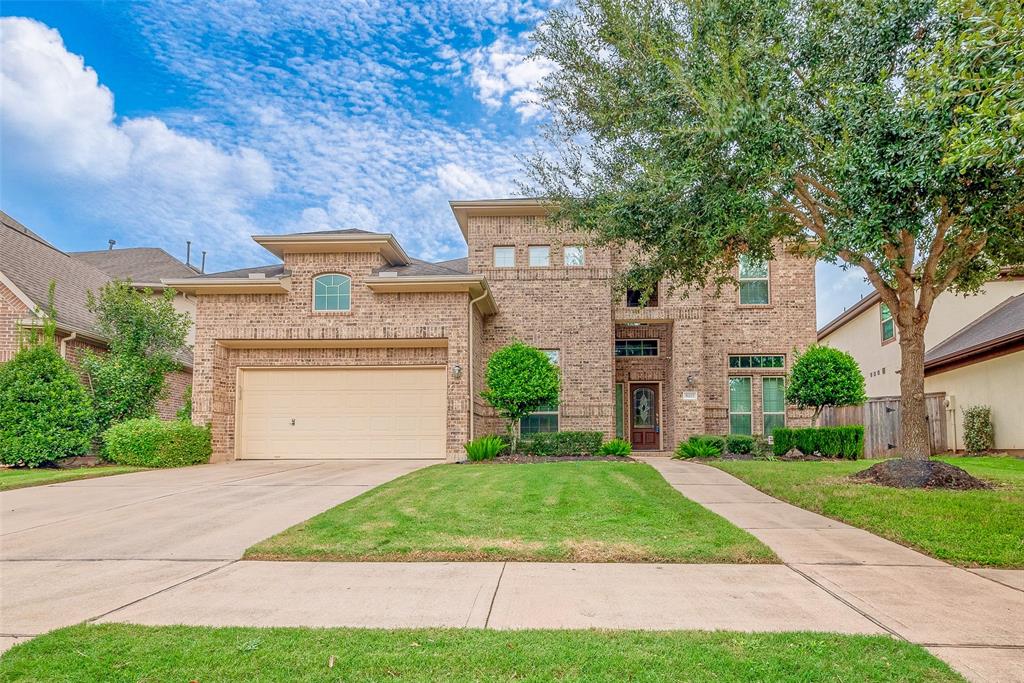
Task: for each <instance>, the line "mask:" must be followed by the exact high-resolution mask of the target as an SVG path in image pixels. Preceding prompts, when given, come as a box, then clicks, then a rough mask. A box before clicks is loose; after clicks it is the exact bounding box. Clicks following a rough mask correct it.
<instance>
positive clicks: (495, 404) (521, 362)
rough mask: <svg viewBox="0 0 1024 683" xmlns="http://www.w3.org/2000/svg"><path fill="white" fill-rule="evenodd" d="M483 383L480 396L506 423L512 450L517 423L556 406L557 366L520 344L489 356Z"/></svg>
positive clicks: (515, 343) (536, 350)
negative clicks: (540, 410) (530, 415)
mask: <svg viewBox="0 0 1024 683" xmlns="http://www.w3.org/2000/svg"><path fill="white" fill-rule="evenodd" d="M484 382H485V383H486V384H487V388H486V389H485V390H484V391H483V392H482V393H481V394H480V396H481V397H483V399H484V400H485V401H487V403H489V404H490V406H491V407H492V408H494V410H495V412H497V413H498V415H499V416H500V417H501V418H502V419H504V420H505V422H506V425H507V431H508V436H509V441H510V442H511V443H512V449H513V450H516V449H517V447H518V445H517V443H516V441H517V439H518V437H517V435H516V425H518V424H519V421H520V420H522V419H523V418H524V417H526V416H527V415H529V414H530V413H532V412H535V411H537V410H539V409H540V408H541V407H544V406H557V405H558V387H559V384H560V382H561V375H560V373H559V370H558V366H557V365H555V364H554V363H552V362H551V360H550V359H549V358H548V356H547V354H546V353H544V352H543V351H541V350H540V349H536V348H534V347H532V346H527V345H526V344H524V343H522V342H519V341H515V342H512V343H511V344H509V345H507V346H503V347H502V348H500V349H498V350H497V351H495V352H494V353H493V354H491V357H490V358H488V359H487V368H486V370H485V371H484ZM599 445H600V444H599Z"/></svg>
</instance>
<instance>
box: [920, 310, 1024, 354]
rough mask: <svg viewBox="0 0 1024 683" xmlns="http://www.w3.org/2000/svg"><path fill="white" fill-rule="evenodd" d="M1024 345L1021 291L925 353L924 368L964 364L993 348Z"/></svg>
mask: <svg viewBox="0 0 1024 683" xmlns="http://www.w3.org/2000/svg"><path fill="white" fill-rule="evenodd" d="M1017 347H1024V294H1018V295H1017V296H1012V297H1010V298H1009V299H1007V300H1006V301H1004V302H1002V303H1001V304H999V305H998V306H996V307H995V308H993V309H992V310H991V311H989V312H988V313H986V314H985V315H983V316H981V317H980V318H978V319H977V320H975V321H974V322H972V323H970V324H969V325H967V326H965V327H963V328H962V329H961V330H960V331H959V332H957V333H955V334H954V335H953V336H951V337H949V338H948V339H946V340H945V341H944V342H942V343H941V344H938V345H936V346H935V347H933V348H932V349H930V350H929V351H928V352H927V353H926V354H925V357H924V366H925V370H935V369H938V368H940V367H944V366H948V365H951V364H957V365H963V364H964V363H965V362H969V361H970V360H972V359H980V358H981V357H983V356H985V357H987V356H988V355H989V354H991V353H993V352H999V351H1002V352H1005V351H1007V350H1010V349H1013V348H1017Z"/></svg>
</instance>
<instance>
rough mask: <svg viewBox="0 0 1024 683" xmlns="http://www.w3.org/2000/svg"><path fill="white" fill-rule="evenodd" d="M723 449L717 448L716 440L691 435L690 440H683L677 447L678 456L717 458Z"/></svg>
mask: <svg viewBox="0 0 1024 683" xmlns="http://www.w3.org/2000/svg"><path fill="white" fill-rule="evenodd" d="M721 454H722V451H720V450H718V448H716V446H715V444H714V442H712V441H709V440H706V439H702V438H700V437H697V436H691V437H690V440H689V441H682V442H680V443H679V445H678V446H677V447H676V455H675V457H677V458H717V457H718V456H720V455H721Z"/></svg>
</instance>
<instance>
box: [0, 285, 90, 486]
mask: <svg viewBox="0 0 1024 683" xmlns="http://www.w3.org/2000/svg"><path fill="white" fill-rule="evenodd" d="M50 301H51V305H50V313H49V315H48V316H46V317H44V318H43V327H42V330H41V331H39V330H33V333H31V334H25V335H23V346H22V348H21V349H20V350H19V351H18V353H17V354H16V355H15V356H14V358H13V359H11V360H10V361H8V362H7V363H3V364H0V461H2V462H3V463H4V464H6V465H21V466H27V467H38V466H39V465H45V464H49V463H52V462H55V461H57V460H59V459H61V458H65V457H68V456H74V455H82V454H84V453H86V452H88V450H89V445H90V443H91V440H92V435H93V433H94V430H95V424H94V421H93V411H92V403H91V402H90V401H89V395H88V393H87V392H86V391H85V387H83V386H82V383H81V381H80V380H79V379H78V375H76V374H75V372H74V370H72V369H71V366H70V365H68V362H67V361H66V360H64V359H63V358H61V356H60V354H59V353H57V349H56V344H55V332H56V327H55V323H54V321H55V320H56V312H55V311H54V309H53V304H52V302H53V287H52V286H51V288H50Z"/></svg>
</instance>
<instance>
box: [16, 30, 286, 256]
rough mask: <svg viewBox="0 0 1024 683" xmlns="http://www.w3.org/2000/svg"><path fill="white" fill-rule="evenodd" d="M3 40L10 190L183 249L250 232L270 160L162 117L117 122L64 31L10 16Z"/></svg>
mask: <svg viewBox="0 0 1024 683" xmlns="http://www.w3.org/2000/svg"><path fill="white" fill-rule="evenodd" d="M0 36H2V48H0V49H2V57H0V92H2V97H0V130H2V134H3V141H4V143H3V150H2V153H3V176H4V185H5V186H10V185H16V186H18V187H19V188H26V187H33V186H34V187H36V188H39V187H43V188H50V189H51V191H55V189H56V187H58V186H60V187H63V188H66V189H67V193H66V194H64V195H62V196H60V197H55V198H54V201H55V202H56V201H61V202H67V203H69V204H71V206H70V208H71V209H72V211H73V212H74V213H77V214H81V215H85V216H90V217H92V218H93V219H96V220H99V221H103V222H105V223H111V224H113V225H114V226H116V227H115V228H113V230H112V231H113V232H115V233H117V234H123V233H136V234H137V235H138V237H136V238H135V241H136V242H144V243H148V244H164V245H167V246H174V247H177V246H178V244H179V243H180V242H181V240H182V239H183V238H184V237H185V236H197V235H202V236H203V237H204V238H205V239H206V240H208V242H209V243H210V244H209V246H211V247H212V246H215V245H216V246H222V247H223V246H227V245H228V244H232V245H233V244H234V243H235V242H236V240H237V239H238V237H239V235H240V234H245V233H246V232H248V231H249V228H250V227H251V222H250V220H249V218H248V217H247V214H246V210H247V206H248V204H249V202H250V201H251V200H252V199H254V198H258V197H261V196H263V195H266V194H267V193H269V192H270V190H271V189H272V188H273V174H272V171H271V166H270V164H269V163H268V161H267V160H266V158H264V156H263V155H262V154H260V153H259V152H257V151H255V150H252V149H247V148H239V149H237V151H234V152H227V151H224V150H223V149H221V148H219V147H217V146H216V145H214V144H213V143H212V142H210V141H208V140H204V139H200V138H198V137H192V136H188V135H183V134H181V133H179V132H176V131H174V130H172V129H171V128H169V127H168V126H167V124H166V123H164V122H163V121H161V120H160V119H157V118H154V117H146V118H135V119H124V120H121V121H118V119H117V115H116V112H115V109H114V96H113V94H112V93H111V91H110V90H109V89H108V88H106V87H105V86H104V85H102V84H101V83H100V81H99V77H98V75H97V74H96V72H95V71H94V70H93V69H91V68H89V67H87V66H86V65H85V63H84V60H83V59H82V57H80V56H79V55H75V54H72V53H70V52H68V51H67V49H66V48H65V46H64V43H63V41H62V39H61V36H60V34H59V33H58V32H57V31H55V30H53V29H51V28H49V27H47V26H45V25H43V24H41V23H39V22H37V21H33V20H30V19H23V18H10V17H5V18H3V19H0Z"/></svg>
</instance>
